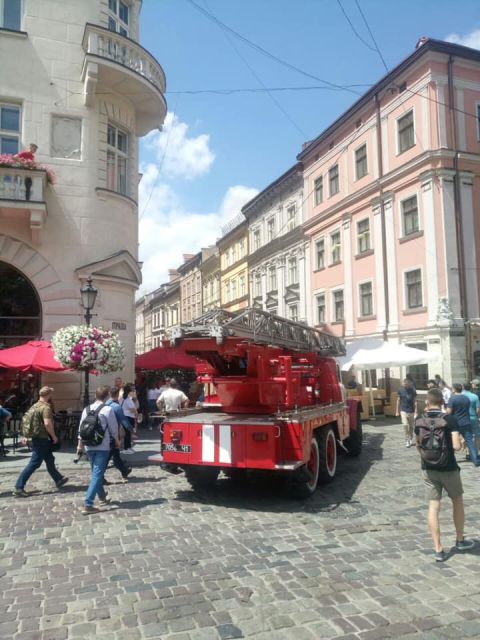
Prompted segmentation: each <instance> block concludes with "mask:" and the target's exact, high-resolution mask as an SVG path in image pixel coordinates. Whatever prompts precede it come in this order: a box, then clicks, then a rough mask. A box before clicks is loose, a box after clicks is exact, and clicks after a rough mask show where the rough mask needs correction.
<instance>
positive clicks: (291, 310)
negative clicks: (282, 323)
mask: <svg viewBox="0 0 480 640" xmlns="http://www.w3.org/2000/svg"><path fill="white" fill-rule="evenodd" d="M288 317H289V319H290V320H292V321H293V322H298V306H297V305H296V304H292V305H291V306H290V307H288Z"/></svg>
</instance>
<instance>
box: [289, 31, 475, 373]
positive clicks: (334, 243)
mask: <svg viewBox="0 0 480 640" xmlns="http://www.w3.org/2000/svg"><path fill="white" fill-rule="evenodd" d="M298 160H300V161H301V162H302V163H303V165H304V180H305V185H304V191H305V194H307V195H306V201H305V220H306V222H305V225H304V228H305V231H306V233H307V235H308V236H309V238H310V242H311V256H312V259H311V264H312V273H311V288H312V296H313V302H312V306H311V308H310V314H311V315H310V317H309V318H308V320H309V323H310V324H312V325H314V326H318V325H324V324H325V325H328V327H329V328H330V329H331V330H332V331H333V332H334V333H336V334H338V335H343V336H345V338H346V340H347V341H351V340H353V339H355V338H358V337H364V336H377V337H384V338H387V339H388V340H391V341H395V342H397V341H398V342H401V343H405V344H408V345H413V346H417V347H419V348H424V349H428V350H429V351H435V352H438V354H439V359H438V362H437V363H433V364H431V365H430V366H429V367H427V365H425V366H421V367H416V368H414V370H413V371H412V373H413V374H414V375H416V376H417V378H418V379H419V382H420V383H421V382H422V381H423V382H425V381H426V378H427V377H433V374H435V373H439V374H440V375H442V376H443V377H444V378H445V379H446V380H454V381H462V380H466V379H467V377H469V378H470V377H472V376H473V375H475V376H479V377H480V328H479V325H480V320H479V315H480V314H479V283H478V268H479V266H480V265H479V261H478V259H477V255H476V252H477V244H478V240H479V239H480V175H479V174H480V51H477V50H473V49H469V48H466V47H462V46H458V45H454V44H450V43H447V42H441V41H438V40H430V39H427V40H426V41H425V42H424V44H421V45H418V46H417V48H416V50H415V51H414V52H413V53H412V54H411V55H410V56H409V57H408V58H406V59H405V60H403V62H401V63H400V64H399V65H398V66H397V67H396V68H395V69H393V70H392V71H391V72H390V73H389V74H388V75H387V76H385V77H384V78H383V79H382V80H380V81H379V82H378V83H377V84H376V85H374V86H373V87H372V88H371V89H370V90H369V91H368V92H367V93H366V94H365V95H363V96H362V97H361V98H360V99H359V100H358V101H357V102H356V103H355V104H354V105H353V106H352V107H351V108H350V109H349V110H348V111H346V112H345V113H344V114H343V115H342V116H340V117H339V118H338V120H336V121H335V122H334V123H333V124H332V125H331V126H330V127H328V128H327V129H326V130H325V131H324V132H323V133H321V134H320V135H319V136H318V137H317V138H316V139H315V140H313V141H312V142H310V143H308V144H307V145H305V147H304V149H303V150H302V152H301V153H300V154H299V156H298ZM404 373H405V372H402V375H403V374H404Z"/></svg>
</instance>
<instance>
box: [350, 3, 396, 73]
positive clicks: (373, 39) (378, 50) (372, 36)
mask: <svg viewBox="0 0 480 640" xmlns="http://www.w3.org/2000/svg"><path fill="white" fill-rule="evenodd" d="M355 4H356V5H357V8H358V10H359V12H360V15H361V16H362V19H363V22H364V23H365V26H366V27H367V30H368V33H369V34H370V37H371V39H372V42H373V44H374V45H375V49H376V50H377V53H378V55H379V56H380V59H381V61H382V62H383V66H384V67H385V69H386V71H387V73H389V72H390V69H389V68H388V65H387V63H386V62H385V58H384V57H383V55H382V52H381V51H380V49H379V46H378V44H377V41H376V40H375V37H374V35H373V33H372V30H371V29H370V25H369V24H368V22H367V19H366V17H365V14H364V13H363V11H362V7H361V6H360V3H359V1H358V0H355Z"/></svg>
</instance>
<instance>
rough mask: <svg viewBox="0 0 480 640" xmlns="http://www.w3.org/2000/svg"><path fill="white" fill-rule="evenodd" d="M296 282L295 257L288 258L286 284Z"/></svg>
mask: <svg viewBox="0 0 480 640" xmlns="http://www.w3.org/2000/svg"><path fill="white" fill-rule="evenodd" d="M297 282H298V270H297V259H296V258H290V260H289V261H288V284H297Z"/></svg>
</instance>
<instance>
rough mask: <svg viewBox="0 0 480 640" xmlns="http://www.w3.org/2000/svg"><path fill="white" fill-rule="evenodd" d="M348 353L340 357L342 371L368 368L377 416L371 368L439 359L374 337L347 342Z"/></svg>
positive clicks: (373, 410)
mask: <svg viewBox="0 0 480 640" xmlns="http://www.w3.org/2000/svg"><path fill="white" fill-rule="evenodd" d="M346 351H347V353H346V355H345V357H344V358H340V359H339V362H340V367H341V369H342V371H348V370H349V369H351V367H355V368H356V369H366V370H367V371H368V374H367V375H368V377H369V384H370V403H371V405H372V413H373V415H374V416H375V403H374V402H373V391H372V380H371V375H370V370H371V369H387V368H390V367H408V366H411V365H415V364H426V363H428V362H433V361H434V360H437V359H438V354H436V353H429V352H428V351H423V350H422V349H414V348H413V347H407V346H406V345H404V344H396V343H394V342H383V341H382V340H376V339H374V338H367V339H365V340H358V341H356V342H352V343H351V344H347V348H346Z"/></svg>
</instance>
